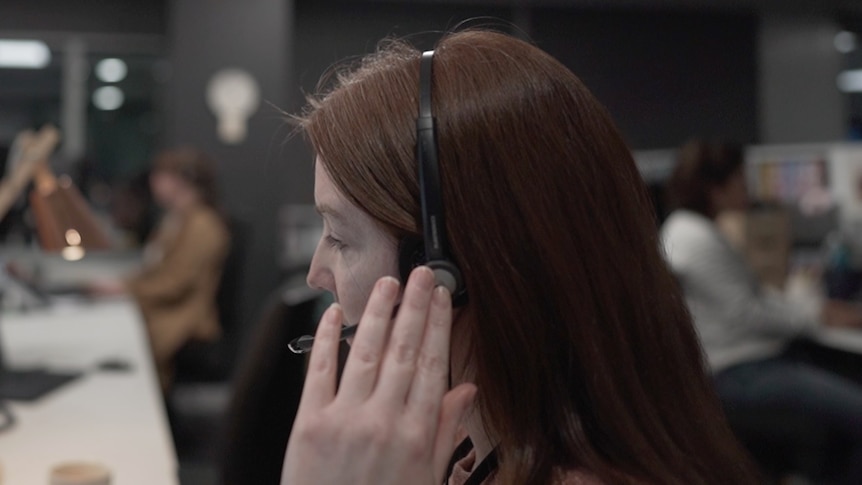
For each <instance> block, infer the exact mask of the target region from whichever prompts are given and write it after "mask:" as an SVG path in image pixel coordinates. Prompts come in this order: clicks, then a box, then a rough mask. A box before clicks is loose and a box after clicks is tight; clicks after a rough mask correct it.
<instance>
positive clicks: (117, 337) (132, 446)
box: [0, 300, 178, 485]
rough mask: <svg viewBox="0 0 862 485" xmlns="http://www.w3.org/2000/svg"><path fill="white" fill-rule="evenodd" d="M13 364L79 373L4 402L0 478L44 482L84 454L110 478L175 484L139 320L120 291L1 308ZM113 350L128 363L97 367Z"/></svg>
mask: <svg viewBox="0 0 862 485" xmlns="http://www.w3.org/2000/svg"><path fill="white" fill-rule="evenodd" d="M0 331H2V332H3V336H2V337H3V342H4V347H5V351H6V358H7V360H8V362H9V363H10V364H11V367H24V366H28V365H44V366H47V367H49V368H52V369H56V370H83V371H86V374H85V375H84V376H82V377H80V378H78V379H77V380H75V381H73V382H71V383H69V384H66V385H65V386H63V387H61V388H60V389H57V390H55V391H53V392H52V393H51V394H48V395H47V396H44V397H43V398H42V399H40V400H38V401H36V402H34V403H12V404H11V406H10V407H11V409H12V412H13V413H14V414H15V417H16V419H17V424H16V425H15V427H14V428H13V429H11V430H10V431H7V432H5V433H2V434H0V462H2V465H3V469H4V472H5V473H4V479H5V480H4V485H41V484H47V483H48V473H49V470H50V469H51V467H52V466H54V465H55V464H57V463H60V462H66V461H70V460H89V461H96V462H99V463H102V464H103V465H105V466H107V467H108V468H110V469H111V472H112V476H113V481H112V485H137V484H140V485H176V484H177V483H178V478H177V470H178V465H177V457H176V451H175V449H174V444H173V441H172V438H171V433H170V428H169V425H168V421H167V416H166V414H165V410H164V404H163V401H162V397H161V391H160V390H159V387H158V382H157V379H156V376H155V369H154V367H153V364H152V358H151V357H150V353H149V348H148V345H147V340H146V339H147V336H146V334H145V330H144V327H143V323H142V321H141V318H140V316H139V313H138V310H137V308H135V306H134V304H133V303H132V302H130V301H127V300H113V301H105V302H99V303H92V304H86V303H75V304H70V303H67V304H56V305H54V306H53V307H51V308H49V309H44V310H34V311H31V312H29V313H11V312H7V313H4V314H3V315H2V316H0ZM112 357H119V358H122V359H123V360H125V361H127V362H129V363H131V364H132V369H131V371H126V372H109V371H102V370H98V369H96V367H95V366H96V364H97V363H98V362H100V361H103V360H104V359H106V358H112Z"/></svg>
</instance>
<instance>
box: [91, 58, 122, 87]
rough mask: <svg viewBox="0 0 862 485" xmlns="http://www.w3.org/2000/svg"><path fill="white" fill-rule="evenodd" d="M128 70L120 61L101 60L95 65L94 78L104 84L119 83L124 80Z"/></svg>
mask: <svg viewBox="0 0 862 485" xmlns="http://www.w3.org/2000/svg"><path fill="white" fill-rule="evenodd" d="M128 72H129V68H128V67H127V66H126V63H125V62H123V60H122V59H115V58H108V59H102V60H101V61H99V63H98V64H96V77H98V78H99V80H100V81H102V82H106V83H116V82H120V81H122V80H123V79H125V78H126V74H127V73H128Z"/></svg>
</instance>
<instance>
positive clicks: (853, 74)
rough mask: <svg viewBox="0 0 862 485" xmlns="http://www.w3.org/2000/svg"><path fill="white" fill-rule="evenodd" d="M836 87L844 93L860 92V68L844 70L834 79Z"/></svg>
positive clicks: (861, 73) (861, 87)
mask: <svg viewBox="0 0 862 485" xmlns="http://www.w3.org/2000/svg"><path fill="white" fill-rule="evenodd" d="M836 84H838V89H840V90H841V91H843V92H845V93H862V69H852V70H848V71H844V72H842V73H841V74H839V75H838V79H836Z"/></svg>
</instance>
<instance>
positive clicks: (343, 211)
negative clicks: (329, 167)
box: [314, 157, 368, 224]
mask: <svg viewBox="0 0 862 485" xmlns="http://www.w3.org/2000/svg"><path fill="white" fill-rule="evenodd" d="M314 205H315V207H316V208H317V212H319V213H320V214H321V215H322V216H324V217H325V218H327V219H329V220H330V221H332V222H341V223H345V224H346V223H347V222H349V221H351V220H354V219H356V218H363V217H368V216H366V214H365V213H364V212H362V211H361V210H360V209H359V208H358V207H356V206H355V205H353V204H352V203H351V202H350V201H349V200H347V198H346V197H345V196H344V195H343V194H342V193H341V191H340V190H338V187H336V185H335V183H334V182H333V181H332V178H330V177H329V174H328V173H326V169H325V168H324V167H323V163H322V162H321V160H320V157H318V158H317V160H315V162H314Z"/></svg>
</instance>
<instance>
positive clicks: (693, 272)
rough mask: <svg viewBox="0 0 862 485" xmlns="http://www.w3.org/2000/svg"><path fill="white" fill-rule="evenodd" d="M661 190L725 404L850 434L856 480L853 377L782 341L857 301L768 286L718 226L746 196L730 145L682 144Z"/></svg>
mask: <svg viewBox="0 0 862 485" xmlns="http://www.w3.org/2000/svg"><path fill="white" fill-rule="evenodd" d="M668 193H669V195H670V198H671V202H672V206H674V207H676V210H675V211H674V212H673V213H672V214H671V215H670V217H668V219H667V220H666V221H665V223H664V225H663V227H662V236H663V239H664V244H665V251H666V253H667V254H666V256H667V259H668V261H669V263H670V266H671V268H672V270H673V272H674V273H675V274H676V276H677V278H678V280H679V283H680V285H681V286H682V289H683V292H684V294H685V298H686V301H687V302H688V306H689V309H690V311H691V314H692V317H693V318H694V323H695V326H696V328H697V330H698V334H699V336H700V339H701V344H702V345H703V348H704V351H705V352H706V357H707V360H708V362H709V365H710V367H711V368H712V372H713V377H714V383H715V386H716V389H717V392H718V394H719V397H720V398H721V399H722V401H723V402H724V403H725V404H726V405H727V406H729V407H733V406H735V405H743V406H746V408H752V407H754V408H759V407H761V406H762V408H763V409H765V410H776V411H779V410H780V411H790V412H793V413H798V415H799V416H800V419H805V420H810V421H812V422H817V423H819V424H821V425H822V426H823V427H824V428H825V429H830V430H834V431H835V435H836V436H843V437H845V438H847V439H849V440H850V441H851V443H852V446H851V453H853V458H852V459H851V460H850V463H851V465H850V466H848V467H847V469H846V470H845V471H844V474H843V476H844V480H845V481H846V483H862V387H860V386H859V384H858V383H856V382H853V381H852V380H848V379H844V378H842V377H839V376H838V375H837V374H834V373H831V372H830V371H828V370H825V369H821V368H817V367H813V366H810V365H806V364H804V363H801V362H798V361H797V359H796V357H795V356H794V355H793V354H792V353H788V352H787V349H788V346H789V344H790V343H791V342H792V341H794V339H797V338H798V337H801V336H805V334H806V333H807V332H810V331H813V330H814V329H816V327H817V326H819V325H830V326H842V327H860V326H862V312H860V310H859V308H858V307H857V306H856V305H853V304H850V303H846V302H840V301H831V300H826V301H823V300H822V299H817V298H809V299H805V300H800V301H794V300H791V299H788V298H786V297H784V296H783V295H781V294H780V293H778V292H774V291H767V290H766V289H765V288H764V287H763V286H762V285H761V284H760V282H759V281H758V278H757V276H756V275H755V274H754V271H753V270H752V268H751V267H750V266H749V264H748V263H747V262H746V260H745V259H744V257H743V255H742V254H741V253H740V252H739V251H737V250H736V249H734V248H733V247H732V246H731V244H730V243H729V242H728V240H727V239H726V238H725V237H724V235H723V234H722V233H721V232H720V231H719V228H718V227H717V225H716V223H715V220H716V217H718V216H719V215H720V214H722V213H723V212H724V211H741V210H745V208H746V206H747V205H748V198H747V190H746V181H745V172H744V159H743V154H742V149H741V147H739V146H734V145H729V144H711V143H707V142H704V141H692V142H690V143H688V144H686V145H684V146H683V147H682V148H681V149H680V151H679V155H678V163H677V166H676V167H675V169H674V172H673V174H672V176H671V179H670V182H669V186H668Z"/></svg>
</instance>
